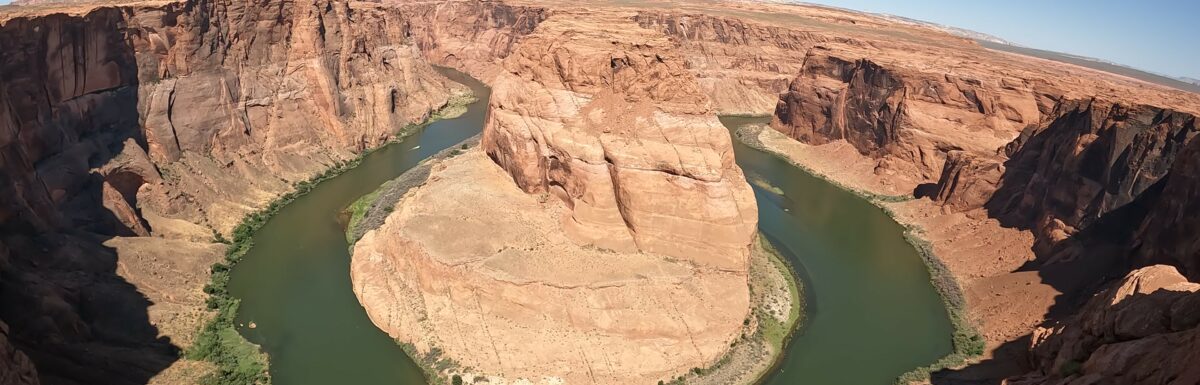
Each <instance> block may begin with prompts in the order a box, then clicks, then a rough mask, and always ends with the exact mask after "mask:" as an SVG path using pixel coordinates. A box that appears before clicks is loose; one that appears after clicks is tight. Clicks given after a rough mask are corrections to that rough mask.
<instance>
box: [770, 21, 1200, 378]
mask: <svg viewBox="0 0 1200 385" xmlns="http://www.w3.org/2000/svg"><path fill="white" fill-rule="evenodd" d="M928 49H929V47H926V48H924V49H923V50H928ZM921 51H922V50H918V51H916V53H915V54H913V53H900V52H895V51H893V50H889V49H882V50H880V52H875V53H873V54H872V53H864V52H859V50H858V49H857V48H855V47H853V46H852V45H847V44H836V43H828V42H824V43H820V44H817V45H814V46H813V47H812V48H810V49H809V50H807V51H805V52H804V53H803V55H801V56H799V57H798V58H796V59H795V60H796V61H798V62H800V63H802V65H801V66H800V68H799V69H798V75H797V76H796V77H795V78H794V79H793V80H792V82H791V84H790V85H789V86H788V89H787V90H786V91H785V92H783V93H782V94H781V95H780V100H779V102H778V104H777V106H776V108H775V114H774V118H773V121H772V124H771V126H772V127H773V128H774V129H775V130H777V131H778V132H780V133H783V134H785V135H787V136H788V137H791V138H793V139H795V140H797V141H799V142H802V143H805V144H807V145H809V146H810V147H805V148H813V149H816V148H821V147H822V146H825V145H829V144H836V145H841V144H845V145H846V146H848V147H850V148H852V149H853V151H854V152H856V153H857V154H856V155H857V156H858V157H860V158H862V159H866V162H868V163H870V164H872V167H871V168H869V169H866V170H864V171H867V172H869V173H870V175H864V176H857V178H859V179H856V180H867V181H871V183H867V184H868V185H871V186H883V187H881V188H879V190H883V191H881V192H882V193H885V194H888V195H901V196H910V195H911V196H916V197H918V198H922V197H927V198H929V199H930V201H929V202H930V203H932V206H933V207H935V209H934V210H937V211H936V212H940V214H930V213H925V214H918V215H913V214H911V211H912V206H914V205H920V203H913V204H909V205H908V206H905V208H903V209H900V212H904V213H905V214H901V217H911V218H920V219H917V221H918V223H917V225H920V226H931V227H935V228H936V227H940V226H943V225H944V224H945V223H953V222H954V221H959V222H960V223H964V226H967V227H965V228H962V229H960V230H959V234H972V233H974V232H976V231H983V232H986V233H991V234H1002V233H1003V234H1009V233H1011V231H1010V230H1009V229H1015V230H1016V231H1018V232H1029V233H1030V234H1031V235H1032V239H1033V242H1032V244H1031V247H1030V248H1029V250H1028V251H1025V250H1016V251H1015V253H1016V254H1019V255H1016V256H1014V257H1013V258H1009V259H1011V260H1010V261H1003V260H971V256H966V257H964V256H958V255H955V256H948V258H950V259H951V260H952V261H955V262H954V263H952V264H951V265H952V268H955V267H957V268H960V269H962V270H964V271H966V272H968V273H964V275H965V278H963V279H962V282H964V283H965V285H966V288H967V296H968V298H969V300H970V301H971V303H970V305H971V306H972V308H973V310H977V311H984V312H987V311H993V310H994V309H993V305H991V303H993V302H1003V301H1006V300H1004V299H993V298H989V297H997V296H999V297H1005V296H1008V295H1018V294H1015V293H1016V292H1018V291H1019V290H1020V289H1018V288H1014V286H1016V287H1019V285H1022V284H1021V283H1020V282H1025V281H1027V283H1025V284H1024V285H1042V286H1043V287H1045V288H1046V289H1045V290H1046V291H1047V293H1054V295H1045V296H1042V295H1039V296H1038V298H1037V299H1035V298H1032V297H1031V298H1030V300H1029V301H1028V303H1026V304H1025V305H1024V307H1028V309H1022V310H1019V311H1018V310H1015V309H1013V310H1011V311H1010V313H1011V314H1008V315H1003V316H1001V315H996V314H993V316H994V317H992V318H991V319H987V320H984V321H983V322H985V323H988V324H990V325H985V326H984V330H985V332H987V333H988V335H989V339H990V342H991V346H992V347H994V348H995V347H999V346H1001V345H1005V341H1010V340H1011V339H1015V338H1017V337H1019V335H1020V333H1021V331H1020V330H1022V328H1021V327H1013V326H1005V325H995V324H996V323H1003V322H1012V323H1014V324H1015V325H1037V324H1042V325H1044V326H1043V327H1042V329H1038V331H1034V332H1033V339H1034V342H1033V345H1031V346H1028V348H1029V349H1030V353H1029V354H1030V357H1031V358H1030V359H1029V362H1027V363H1026V362H1019V361H1021V360H1022V359H1021V358H1012V357H1007V358H1003V359H1007V360H1016V361H1018V362H1017V364H1018V365H1017V366H1024V367H1025V369H1024V370H1032V374H1028V375H1025V376H1022V377H1021V380H1022V381H1026V382H1023V383H1053V382H1054V381H1059V380H1064V382H1062V383H1089V382H1088V381H1096V380H1099V379H1102V381H1113V380H1116V381H1117V383H1119V382H1121V381H1122V380H1120V379H1126V380H1128V379H1132V378H1137V379H1139V381H1141V380H1146V379H1150V378H1153V379H1160V380H1162V381H1166V379H1171V378H1185V377H1186V376H1193V375H1194V374H1190V373H1191V372H1190V371H1189V370H1190V369H1188V368H1187V365H1186V364H1183V362H1186V361H1187V360H1190V359H1193V358H1191V357H1190V355H1189V354H1184V353H1181V351H1180V350H1178V349H1182V347H1184V346H1190V344H1191V343H1193V342H1194V341H1193V340H1194V338H1193V336H1191V334H1192V333H1193V332H1194V330H1192V329H1193V328H1194V326H1195V325H1194V323H1187V322H1184V323H1183V324H1176V323H1177V322H1176V321H1175V320H1176V318H1178V317H1184V319H1188V318H1187V317H1190V316H1189V315H1186V314H1184V315H1176V318H1169V317H1167V316H1166V315H1164V314H1168V313H1170V312H1171V311H1176V312H1178V311H1179V310H1178V309H1179V306H1183V305H1177V304H1176V305H1173V304H1174V303H1176V302H1175V298H1176V297H1179V296H1181V295H1182V294H1180V295H1175V294H1170V293H1171V292H1172V290H1174V291H1178V290H1176V289H1177V288H1176V289H1165V288H1164V287H1165V286H1162V285H1160V286H1155V287H1149V286H1146V287H1143V288H1141V289H1136V290H1144V291H1145V292H1144V293H1141V294H1146V295H1150V296H1152V297H1156V298H1157V297H1160V296H1161V297H1164V298H1167V297H1169V298H1167V299H1155V300H1140V299H1139V300H1137V301H1135V302H1131V303H1133V304H1132V305H1130V304H1129V303H1124V304H1122V299H1121V298H1120V297H1121V296H1122V295H1123V294H1122V295H1117V294H1111V293H1112V292H1113V291H1121V290H1126V291H1128V290H1131V289H1128V288H1126V289H1111V290H1110V291H1109V292H1105V293H1109V294H1103V293H1102V294H1101V295H1100V297H1103V298H1107V299H1100V297H1097V298H1095V299H1092V300H1091V301H1090V302H1088V301H1087V300H1088V298H1089V297H1091V294H1092V293H1094V292H1095V291H1096V290H1097V287H1100V286H1101V285H1102V284H1104V283H1105V282H1106V281H1108V280H1111V279H1112V277H1114V276H1115V277H1119V276H1122V275H1125V273H1127V272H1129V271H1130V270H1133V269H1137V268H1140V267H1143V266H1148V265H1152V264H1169V265H1171V266H1173V267H1163V268H1169V269H1171V273H1172V274H1173V277H1175V278H1172V281H1171V282H1173V283H1180V284H1181V285H1185V286H1186V285H1193V286H1194V284H1188V283H1186V282H1187V280H1186V278H1184V277H1192V279H1196V278H1195V277H1196V276H1195V274H1196V272H1195V269H1196V268H1197V267H1200V265H1198V263H1200V258H1198V255H1197V249H1198V246H1197V245H1198V244H1197V241H1196V240H1195V239H1193V238H1194V237H1192V236H1188V235H1184V234H1191V233H1189V231H1191V232H1194V231H1195V229H1196V225H1197V224H1196V223H1193V222H1195V220H1193V219H1191V218H1190V217H1192V216H1193V215H1188V214H1184V213H1185V212H1187V211H1186V210H1189V209H1192V210H1194V209H1195V207H1192V206H1194V201H1195V199H1196V195H1195V191H1196V190H1197V187H1196V186H1197V184H1196V182H1195V176H1194V174H1195V171H1194V169H1195V164H1196V162H1195V159H1197V153H1196V152H1195V151H1196V150H1195V148H1198V147H1200V141H1196V140H1194V138H1195V137H1196V135H1197V133H1198V131H1197V126H1196V116H1197V112H1196V111H1197V108H1200V103H1197V98H1196V97H1195V96H1194V95H1190V96H1189V95H1187V94H1182V93H1174V92H1165V91H1161V90H1157V89H1149V90H1147V89H1146V87H1145V86H1141V85H1137V84H1132V85H1130V84H1125V83H1122V82H1123V80H1118V79H1109V78H1108V77H1107V76H1106V75H1095V77H1094V78H1092V80H1090V82H1089V80H1084V79H1086V78H1084V77H1082V76H1080V75H1078V74H1071V75H1070V76H1069V77H1064V78H1062V79H1055V78H1052V77H1048V75H1047V74H1046V73H1038V72H1037V71H1036V70H1034V69H1032V68H1028V66H1029V64H1017V63H1013V64H1005V63H1004V62H1003V61H999V62H997V61H990V60H986V59H979V60H978V61H974V62H970V63H971V64H974V66H955V67H951V68H947V69H946V70H945V71H942V70H938V69H937V68H936V67H937V65H938V62H937V60H936V59H933V58H931V57H930V58H928V59H929V60H930V61H929V62H920V61H914V59H919V58H921V57H922V55H926V54H927V52H921ZM950 55H953V54H950ZM1057 69H1058V68H1057V67H1054V66H1050V65H1048V69H1047V71H1046V72H1047V73H1050V72H1053V71H1055V70H1057ZM1026 71H1028V72H1027V73H1028V75H1027V76H1023V77H1013V76H1010V75H1011V74H1013V73H1021V72H1026ZM1075 82H1078V83H1075ZM1075 86H1078V87H1075ZM855 162H858V161H857V160H854V161H847V163H855ZM832 167H835V168H836V167H837V166H832ZM871 191H872V192H874V193H879V192H876V191H875V190H871ZM963 215H965V216H966V217H967V218H971V219H959V218H960V217H959V216H963ZM993 226H994V227H993ZM977 229H991V230H977ZM991 237H993V235H985V236H983V238H984V239H982V240H980V241H978V242H976V244H975V245H974V246H969V247H970V248H968V249H962V248H956V247H958V246H953V245H956V244H962V243H964V242H963V241H960V240H944V239H936V238H935V239H933V242H934V248H935V251H938V250H955V251H958V252H968V253H973V254H983V255H975V258H988V256H990V255H991V254H989V253H987V252H980V250H979V247H980V245H979V244H978V243H987V244H990V243H989V242H993V241H991V239H994V238H991ZM1014 237H1016V238H1019V236H1016V235H1014ZM966 243H970V242H966ZM1018 244H1019V243H1018ZM948 245H950V246H948ZM944 257H946V256H944ZM1003 258H1007V257H1003ZM956 264H957V265H956ZM1002 264H1008V265H1009V266H1010V267H1007V268H1005V267H997V266H995V265H1002ZM980 265H982V266H984V268H981V267H980ZM1175 268H1178V270H1179V271H1180V272H1181V273H1182V275H1181V274H1180V273H1175V272H1174V269H1175ZM984 269H996V270H995V272H993V273H988V275H980V273H979V272H980V271H982V270H984ZM1003 269H1010V270H1003ZM1140 272H1141V270H1138V272H1134V273H1131V274H1132V275H1130V277H1127V278H1126V279H1125V281H1122V282H1124V283H1121V282H1118V283H1116V285H1117V286H1118V287H1121V285H1124V286H1125V287H1129V286H1130V285H1132V286H1133V287H1135V288H1136V287H1142V286H1138V284H1137V283H1136V282H1138V280H1139V279H1140V278H1138V277H1140V275H1139V274H1150V273H1140ZM960 277H964V276H962V275H960ZM1130 282H1134V283H1130ZM995 285H1003V287H1001V288H996V287H994V286H995ZM1188 287H1192V286H1188ZM1159 288H1164V289H1163V290H1165V292H1156V291H1155V290H1156V289H1159ZM1037 290H1041V289H1037ZM1189 291H1194V288H1193V289H1189ZM983 293H987V294H988V296H983V295H982V294H983ZM1139 293H1140V292H1139ZM993 294H994V295H993ZM1105 296H1107V297H1105ZM1172 296H1175V297H1172ZM1085 303H1086V304H1085ZM1180 303H1182V302H1180ZM1132 308H1136V309H1138V310H1137V311H1144V312H1151V313H1150V314H1157V315H1163V316H1162V317H1161V318H1155V319H1150V318H1138V319H1122V320H1119V322H1118V321H1113V319H1115V318H1120V317H1121V316H1119V315H1111V314H1118V313H1120V314H1125V312H1128V311H1132V310H1123V309H1132ZM989 309H992V310H989ZM1076 309H1079V310H1078V314H1076V315H1071V314H1072V313H1075V311H1076ZM1171 309H1176V310H1171ZM977 314H979V313H977ZM1172 314H1174V313H1172ZM1146 317H1151V316H1146ZM997 318H999V319H997ZM1099 318H1103V319H1105V320H1106V321H1103V322H1102V321H1098V320H1096V319H1099ZM1126 318H1128V317H1126ZM1151 318H1152V317H1151ZM1114 322H1116V323H1118V325H1116V326H1114ZM1146 324H1149V325H1153V326H1150V327H1151V328H1154V327H1158V326H1160V325H1168V326H1163V327H1161V328H1158V329H1153V330H1142V331H1139V332H1136V333H1133V332H1129V333H1126V332H1124V331H1121V330H1122V328H1139V327H1140V328H1146V327H1148V326H1146ZM1113 328H1116V329H1117V330H1118V332H1116V335H1115V336H1114V334H1113V332H1112V331H1111V330H1112V329H1113ZM1030 331H1032V330H1026V331H1025V332H1026V333H1028V332H1030ZM1021 348H1026V347H1021ZM1135 356H1137V357H1144V358H1145V359H1141V358H1139V359H1136V360H1130V359H1127V358H1126V357H1135ZM1089 357H1090V358H1089ZM1064 368H1065V369H1064ZM970 369H971V368H970V367H968V368H967V370H970ZM1126 370H1127V371H1128V372H1123V371H1126ZM1067 372H1071V373H1067ZM1010 374H1015V373H1011V372H1010ZM990 375H993V376H995V375H997V374H995V373H992V374H990ZM952 376H953V375H951V377H942V379H943V380H944V379H946V378H952ZM1001 376H1003V375H1001ZM1178 376H1185V377H1178ZM1186 378H1190V377H1186ZM1105 383H1107V382H1105Z"/></svg>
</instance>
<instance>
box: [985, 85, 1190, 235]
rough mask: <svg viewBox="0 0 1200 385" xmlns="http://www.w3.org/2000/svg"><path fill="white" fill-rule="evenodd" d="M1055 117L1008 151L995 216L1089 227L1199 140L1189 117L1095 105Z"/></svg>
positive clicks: (1077, 105)
mask: <svg viewBox="0 0 1200 385" xmlns="http://www.w3.org/2000/svg"><path fill="white" fill-rule="evenodd" d="M1052 116H1054V118H1053V119H1052V120H1050V121H1049V123H1048V124H1046V125H1045V126H1044V127H1031V128H1030V129H1028V130H1027V131H1026V132H1024V133H1022V135H1021V136H1020V137H1019V138H1017V139H1016V140H1014V141H1013V143H1010V144H1009V145H1008V146H1006V147H1005V149H1004V153H1005V154H1006V155H1008V157H1009V158H1008V160H1007V161H1005V164H1006V172H1005V175H1004V177H1003V178H1002V180H1001V182H1000V183H999V184H998V185H997V186H998V188H997V192H996V193H995V197H994V198H993V200H992V201H991V202H989V204H988V210H989V212H991V214H992V215H994V216H996V217H999V218H1002V219H1005V220H1008V221H1010V222H1012V223H1013V224H1014V225H1017V226H1032V225H1035V224H1045V223H1050V222H1060V223H1061V225H1060V226H1063V227H1066V228H1068V229H1079V228H1084V227H1087V226H1089V225H1090V224H1091V223H1093V222H1094V221H1096V220H1097V219H1099V218H1100V217H1102V216H1104V215H1105V214H1107V213H1109V212H1111V211H1113V210H1115V209H1117V208H1119V207H1121V206H1124V205H1126V204H1129V203H1130V202H1132V201H1133V200H1134V199H1136V198H1137V197H1138V196H1139V195H1141V194H1142V193H1144V192H1145V191H1146V190H1147V189H1149V188H1150V187H1151V186H1152V185H1154V184H1155V183H1158V182H1159V181H1160V180H1161V179H1162V178H1163V177H1164V176H1165V175H1166V174H1167V173H1168V171H1169V170H1170V169H1171V167H1172V165H1173V164H1174V163H1175V161H1176V159H1179V154H1180V152H1181V151H1182V150H1183V149H1184V147H1185V146H1186V145H1187V143H1188V142H1189V141H1191V140H1192V138H1194V137H1195V136H1196V134H1197V133H1200V131H1197V127H1196V117H1195V116H1193V115H1191V114H1186V113H1180V112H1176V111H1172V110H1168V109H1163V108H1157V107H1151V106H1125V105H1121V104H1114V103H1111V102H1103V101H1099V100H1086V101H1074V102H1064V103H1062V104H1060V105H1059V106H1057V107H1056V110H1055V113H1054V114H1053V115H1052ZM1038 231H1039V229H1035V233H1036V232H1038ZM1043 231H1044V230H1043ZM1068 232H1073V231H1068Z"/></svg>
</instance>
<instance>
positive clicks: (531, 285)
mask: <svg viewBox="0 0 1200 385" xmlns="http://www.w3.org/2000/svg"><path fill="white" fill-rule="evenodd" d="M466 180H469V181H471V183H461V181H466ZM477 202H498V203H502V204H494V205H479V204H477ZM395 207H396V208H395V210H394V212H393V213H392V214H391V215H389V216H388V218H387V220H386V222H385V223H384V224H383V225H382V226H381V227H379V228H378V229H375V230H372V231H368V232H367V233H366V235H365V236H363V237H362V239H360V240H359V241H358V242H357V243H356V244H355V246H354V250H353V255H354V258H353V261H352V264H351V276H352V278H353V282H354V291H355V293H356V294H357V295H358V297H359V299H360V301H361V302H362V303H363V305H364V306H365V307H366V309H367V314H368V315H370V316H371V319H372V321H374V322H375V324H376V325H378V326H379V327H380V328H381V329H383V330H385V331H387V332H388V334H389V335H391V336H392V337H393V338H396V339H397V340H398V341H401V342H404V343H408V344H412V345H413V346H414V347H415V350H416V351H417V352H418V354H419V356H418V358H420V357H424V356H425V355H428V354H438V357H442V358H448V359H449V360H451V361H452V362H455V363H456V364H457V365H456V366H454V367H452V368H450V369H449V372H448V373H439V374H440V375H446V376H449V375H450V373H454V374H459V375H460V376H462V377H463V378H467V379H473V378H476V376H483V377H485V378H488V383H520V382H519V381H521V380H527V381H530V382H532V383H537V384H555V383H568V384H573V383H600V384H630V383H655V382H657V381H659V380H670V379H671V378H674V377H675V376H678V375H680V374H682V373H685V372H687V371H688V370H690V369H691V368H694V367H707V366H709V365H711V364H712V363H714V362H715V361H716V360H717V359H718V358H720V357H721V356H722V355H723V354H724V353H725V351H726V350H727V349H728V348H729V345H730V342H732V341H733V340H734V339H736V338H737V337H738V336H739V333H740V332H741V330H742V322H743V321H744V320H746V319H747V317H748V316H749V313H748V312H749V309H748V306H749V302H748V301H749V294H748V290H747V283H746V279H747V278H746V272H745V271H744V270H743V271H737V272H730V271H723V270H718V269H714V268H713V267H712V266H707V265H702V264H693V263H691V262H690V261H687V260H681V259H676V258H670V257H668V256H666V255H662V254H653V253H640V252H621V251H612V250H605V249H602V248H598V247H581V246H579V245H577V244H576V243H575V242H574V241H573V240H572V239H571V238H570V237H569V236H568V235H567V234H566V233H565V232H564V231H563V229H562V227H561V224H560V222H559V220H558V218H559V217H560V216H567V215H569V212H570V209H569V207H567V206H566V205H565V204H564V203H563V202H562V201H560V200H558V199H556V198H554V197H550V196H547V195H545V194H542V195H531V194H527V193H525V192H524V191H522V190H520V189H519V188H517V186H515V185H514V184H513V183H512V180H511V179H510V177H509V175H508V174H507V173H506V172H505V171H504V170H503V169H501V168H499V167H498V166H497V165H496V164H494V163H493V162H492V161H491V160H490V159H488V157H487V156H486V155H485V154H483V152H482V151H479V150H478V149H473V150H470V151H468V152H466V153H465V154H463V155H460V156H458V157H455V158H452V159H449V160H446V161H444V162H442V163H440V164H437V165H435V166H434V167H433V171H432V172H431V174H430V176H429V178H428V182H427V183H426V184H425V185H423V186H421V187H418V188H416V189H414V190H411V191H410V192H409V193H408V195H406V196H405V198H403V199H402V200H401V201H399V202H398V203H397V204H396V206H395ZM464 234H474V236H466V237H464V236H463V235H464ZM434 351H436V352H437V353H432V352H434Z"/></svg>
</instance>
